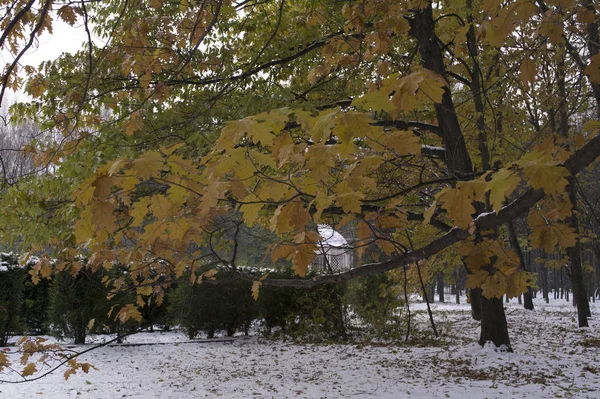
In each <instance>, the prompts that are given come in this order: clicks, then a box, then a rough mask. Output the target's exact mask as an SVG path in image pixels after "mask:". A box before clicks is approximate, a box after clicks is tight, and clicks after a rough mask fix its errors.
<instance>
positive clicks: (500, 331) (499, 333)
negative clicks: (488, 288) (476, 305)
mask: <svg viewBox="0 0 600 399" xmlns="http://www.w3.org/2000/svg"><path fill="white" fill-rule="evenodd" d="M481 308H482V312H481V317H482V318H481V335H480V337H479V344H480V345H482V346H483V345H485V343H486V342H490V341H491V342H493V343H494V345H495V346H497V347H501V346H503V345H504V346H505V347H506V350H507V351H509V352H512V348H511V346H510V339H509V337H508V325H507V323H506V314H505V313H504V306H503V304H502V298H486V297H484V296H483V295H482V296H481Z"/></svg>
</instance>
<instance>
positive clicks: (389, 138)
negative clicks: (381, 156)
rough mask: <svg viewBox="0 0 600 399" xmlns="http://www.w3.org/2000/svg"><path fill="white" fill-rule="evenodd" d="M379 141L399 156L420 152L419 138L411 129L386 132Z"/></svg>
mask: <svg viewBox="0 0 600 399" xmlns="http://www.w3.org/2000/svg"><path fill="white" fill-rule="evenodd" d="M381 141H382V144H384V145H385V146H386V147H388V148H392V149H393V150H394V151H396V153H397V154H398V155H401V156H402V155H419V154H421V138H420V137H419V136H417V135H415V134H413V132H411V131H407V130H401V131H396V132H386V133H385V135H383V137H382V140H381Z"/></svg>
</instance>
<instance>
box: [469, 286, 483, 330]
mask: <svg viewBox="0 0 600 399" xmlns="http://www.w3.org/2000/svg"><path fill="white" fill-rule="evenodd" d="M481 297H482V295H481V288H471V289H470V290H469V298H470V300H471V317H473V319H475V320H478V321H481V322H482V323H483V320H482V318H481Z"/></svg>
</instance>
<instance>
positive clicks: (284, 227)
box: [277, 201, 310, 234]
mask: <svg viewBox="0 0 600 399" xmlns="http://www.w3.org/2000/svg"><path fill="white" fill-rule="evenodd" d="M309 220H310V214H309V213H308V211H307V210H306V209H305V208H304V204H302V203H301V202H300V201H293V202H288V203H286V204H284V205H282V206H281V207H280V212H279V214H278V215H277V232H278V233H280V234H285V233H288V232H290V231H292V230H296V231H303V230H304V227H305V226H306V225H307V224H308V222H309Z"/></svg>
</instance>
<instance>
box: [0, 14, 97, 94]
mask: <svg viewBox="0 0 600 399" xmlns="http://www.w3.org/2000/svg"><path fill="white" fill-rule="evenodd" d="M52 28H53V33H52V34H49V33H48V32H47V31H46V32H44V34H43V35H42V36H40V37H38V40H37V41H35V42H34V44H33V46H32V47H31V48H30V49H29V51H28V52H27V53H26V54H25V55H24V56H23V57H22V58H21V60H20V62H19V63H20V65H21V66H25V65H32V66H36V67H37V66H38V65H39V64H40V63H41V62H42V61H48V60H52V59H55V58H56V57H58V56H59V55H60V54H62V53H64V52H75V51H77V50H79V49H80V48H81V46H82V44H83V42H85V41H86V40H87V39H86V34H85V30H84V29H83V26H81V25H78V24H76V25H75V26H70V25H68V24H66V23H64V22H61V21H60V20H58V19H57V20H55V21H54V23H53V27H52ZM14 58H15V57H14V56H13V55H12V54H11V53H10V52H9V51H7V50H2V51H0V66H4V65H6V64H8V63H11V62H12V61H13V60H14ZM2 69H3V68H2ZM26 99H27V97H26V96H25V95H24V94H23V93H22V92H19V93H14V92H11V93H10V94H9V95H8V97H7V103H11V102H15V101H16V100H19V101H24V100H26Z"/></svg>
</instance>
